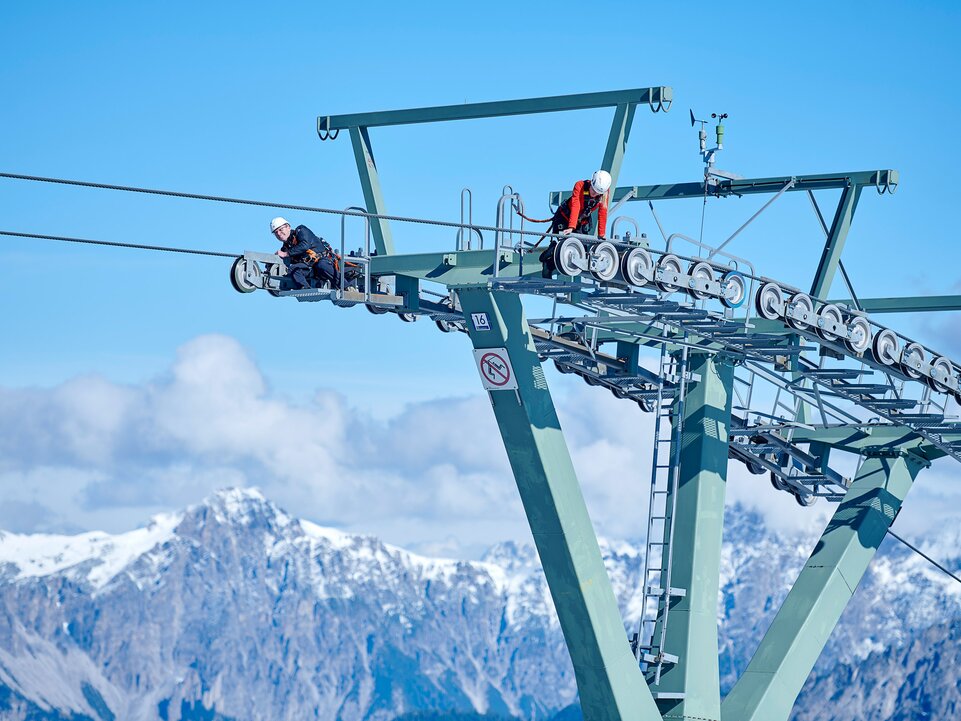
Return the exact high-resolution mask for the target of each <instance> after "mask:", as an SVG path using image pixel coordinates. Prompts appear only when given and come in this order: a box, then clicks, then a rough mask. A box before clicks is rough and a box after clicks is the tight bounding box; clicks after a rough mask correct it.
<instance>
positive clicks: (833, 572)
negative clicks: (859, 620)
mask: <svg viewBox="0 0 961 721" xmlns="http://www.w3.org/2000/svg"><path fill="white" fill-rule="evenodd" d="M921 468H922V462H921V461H919V460H917V459H916V458H914V457H913V456H909V455H902V456H898V457H894V458H890V457H889V458H868V459H867V460H866V461H865V462H864V464H863V465H862V466H861V470H860V471H859V472H858V475H857V478H855V480H854V483H852V484H851V487H850V488H849V489H848V492H847V495H846V496H845V498H844V501H843V502H842V503H841V505H840V506H838V509H837V510H836V511H835V513H834V516H833V517H832V518H831V520H830V522H829V523H828V525H827V528H825V530H824V533H823V534H822V535H821V538H820V540H819V541H818V543H817V545H816V546H815V547H814V551H813V553H811V556H810V558H809V559H808V562H807V564H806V565H805V566H804V569H803V570H802V571H801V574H800V575H799V576H798V579H797V581H795V583H794V587H793V588H792V589H791V591H790V593H788V595H787V598H786V599H784V603H783V604H782V605H781V609H780V610H779V611H778V613H777V616H776V617H775V618H774V621H773V623H771V627H770V628H769V629H768V630H767V633H766V634H764V639H763V640H762V641H761V645H760V646H758V649H757V651H756V652H755V654H754V657H753V658H752V659H751V663H750V664H748V667H747V669H746V670H745V672H744V675H743V676H742V677H741V678H740V679H738V681H737V683H736V684H735V685H734V688H733V689H731V692H730V693H729V694H728V696H727V698H725V699H724V703H723V704H722V706H721V711H722V715H723V718H724V720H725V721H786V720H787V718H788V717H789V716H790V714H791V709H792V708H793V706H794V701H795V700H796V699H797V695H798V694H799V693H800V692H801V687H802V686H803V685H804V681H805V679H807V677H808V674H810V673H811V669H812V668H814V663H815V661H817V658H818V656H819V655H820V653H821V650H822V649H823V648H824V644H825V643H826V642H827V640H828V636H830V635H831V631H833V630H834V626H835V625H836V624H837V622H838V619H839V618H840V617H841V612H842V611H843V610H844V608H845V606H847V603H848V601H849V600H850V598H851V596H853V595H854V590H855V589H856V588H857V586H858V583H860V581H861V577H862V576H863V575H864V572H865V571H866V570H867V567H868V564H869V563H870V562H871V559H872V558H873V557H874V554H875V552H876V551H877V549H878V546H879V545H881V541H882V540H883V539H884V535H885V533H886V532H887V530H888V528H889V527H890V525H891V523H892V522H893V521H894V517H895V516H896V515H897V512H898V510H899V509H900V508H901V503H902V502H903V501H904V497H905V495H907V492H908V490H909V489H910V488H911V485H912V484H913V483H914V479H915V477H916V476H917V474H918V471H920V470H921Z"/></svg>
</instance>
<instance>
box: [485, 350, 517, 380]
mask: <svg viewBox="0 0 961 721" xmlns="http://www.w3.org/2000/svg"><path fill="white" fill-rule="evenodd" d="M480 369H481V373H483V374H484V378H486V379H487V382H488V383H490V384H491V385H495V386H504V385H507V383H508V382H509V381H510V379H511V370H510V366H508V365H507V361H505V360H504V359H503V358H501V357H500V355H498V354H497V353H485V354H484V355H482V356H481V359H480Z"/></svg>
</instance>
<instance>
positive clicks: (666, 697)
mask: <svg viewBox="0 0 961 721" xmlns="http://www.w3.org/2000/svg"><path fill="white" fill-rule="evenodd" d="M654 700H655V701H683V700H684V693H683V692H681V691H655V692H654Z"/></svg>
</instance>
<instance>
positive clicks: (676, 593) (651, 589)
mask: <svg viewBox="0 0 961 721" xmlns="http://www.w3.org/2000/svg"><path fill="white" fill-rule="evenodd" d="M670 591H671V593H670V595H671V597H672V598H684V597H685V596H686V595H687V591H686V590H684V589H683V588H675V587H674V586H671V589H670ZM647 595H648V596H663V595H664V589H663V588H661V587H660V586H648V587H647Z"/></svg>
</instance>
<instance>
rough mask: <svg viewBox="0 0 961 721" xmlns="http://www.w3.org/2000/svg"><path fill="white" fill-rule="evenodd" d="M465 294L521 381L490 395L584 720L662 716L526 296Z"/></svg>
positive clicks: (488, 341) (653, 720)
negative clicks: (606, 558)
mask: <svg viewBox="0 0 961 721" xmlns="http://www.w3.org/2000/svg"><path fill="white" fill-rule="evenodd" d="M458 294H459V297H460V302H461V305H462V307H463V309H464V313H465V317H467V318H472V317H473V316H474V315H475V314H484V316H486V317H485V318H484V319H483V321H482V322H470V323H469V324H468V332H469V333H470V338H471V342H472V343H473V344H474V348H475V349H478V350H480V349H493V350H497V351H498V352H499V353H502V354H505V355H506V356H507V357H508V358H509V360H510V369H511V370H510V373H512V376H511V377H512V378H513V379H514V380H516V384H517V388H516V391H515V390H514V389H511V390H490V391H489V394H490V401H491V405H492V406H493V409H494V416H495V417H496V419H497V424H498V426H499V428H500V432H501V436H502V438H503V440H504V447H505V449H506V450H507V456H508V459H509V460H510V464H511V468H512V469H513V471H514V477H515V479H516V482H517V489H518V491H519V492H520V496H521V501H522V502H523V504H524V511H525V512H526V514H527V519H528V521H529V523H530V527H531V531H532V533H533V536H534V543H535V545H536V546H537V552H538V554H539V555H540V559H541V564H542V565H543V567H544V575H545V576H546V578H547V584H548V586H549V587H550V591H551V597H552V598H553V600H554V606H555V608H556V610H557V616H558V620H559V621H560V625H561V630H562V631H563V632H564V638H565V640H566V641H567V648H568V651H569V652H570V655H571V662H572V663H573V666H574V676H575V678H576V680H577V688H578V691H579V693H580V700H581V708H582V710H583V712H584V718H585V719H586V720H587V721H628V720H630V721H660V719H661V714H660V713H659V712H658V710H657V706H656V705H655V703H654V698H653V696H652V695H651V692H650V690H649V689H648V687H647V684H646V683H645V682H644V678H643V676H642V675H641V672H640V669H639V668H638V666H637V663H636V661H635V659H634V656H633V654H632V653H631V650H630V646H629V644H628V642H627V635H626V631H625V628H624V625H623V622H622V620H621V616H620V612H619V610H618V607H617V602H616V600H615V598H614V592H613V589H612V588H611V583H610V579H609V577H608V575H607V570H606V569H605V568H604V562H603V560H602V558H601V552H600V548H599V547H598V544H597V537H596V536H595V535H594V528H593V526H592V524H591V519H590V517H589V516H588V513H587V506H586V505H585V503H584V497H583V495H582V494H581V489H580V486H579V485H578V482H577V476H576V475H575V473H574V467H573V465H572V463H571V457H570V453H569V451H568V449H567V444H566V442H565V440H564V434H563V432H562V431H561V427H560V423H559V421H558V419H557V413H556V411H555V410H554V403H553V401H552V399H551V394H550V390H548V387H547V382H546V380H545V378H544V371H543V369H542V368H541V365H540V360H539V359H538V357H537V352H536V351H535V349H534V342H533V338H532V336H531V333H530V329H529V327H528V325H527V320H526V318H525V317H524V311H523V307H522V305H521V300H520V297H519V296H518V295H516V294H513V293H506V292H498V291H489V290H488V289H487V288H486V287H481V288H470V289H467V288H463V289H461V290H459V291H458ZM487 328H489V329H487ZM502 373H507V371H506V370H505V371H502ZM508 375H509V374H508ZM503 378H505V376H504V375H500V376H498V379H503ZM498 382H500V380H498ZM505 383H506V381H505Z"/></svg>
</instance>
